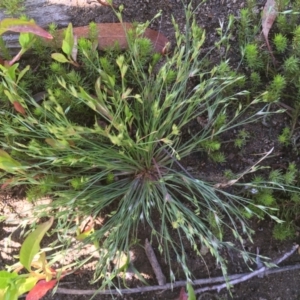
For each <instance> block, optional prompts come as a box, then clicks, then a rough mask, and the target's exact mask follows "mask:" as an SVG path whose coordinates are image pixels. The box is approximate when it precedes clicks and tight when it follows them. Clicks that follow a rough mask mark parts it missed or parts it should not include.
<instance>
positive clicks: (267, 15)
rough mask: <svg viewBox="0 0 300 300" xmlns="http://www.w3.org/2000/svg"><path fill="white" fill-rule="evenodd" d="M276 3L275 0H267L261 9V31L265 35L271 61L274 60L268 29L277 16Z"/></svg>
mask: <svg viewBox="0 0 300 300" xmlns="http://www.w3.org/2000/svg"><path fill="white" fill-rule="evenodd" d="M277 13H278V11H277V4H276V1H275V0H267V2H266V4H265V7H264V10H263V15H262V33H263V35H264V37H265V40H266V44H267V47H268V50H269V51H270V54H271V56H272V58H273V61H275V57H274V56H273V53H272V49H271V46H270V44H269V39H268V36H269V31H270V29H271V28H272V26H273V23H274V21H275V19H276V16H277Z"/></svg>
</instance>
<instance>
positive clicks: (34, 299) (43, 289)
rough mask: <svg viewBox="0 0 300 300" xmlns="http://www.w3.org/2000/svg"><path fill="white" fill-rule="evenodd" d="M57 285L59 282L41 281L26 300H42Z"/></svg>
mask: <svg viewBox="0 0 300 300" xmlns="http://www.w3.org/2000/svg"><path fill="white" fill-rule="evenodd" d="M56 283H57V280H50V281H48V282H47V281H45V280H40V281H39V282H38V283H37V284H36V286H35V287H34V288H33V289H32V290H31V291H30V292H29V293H28V294H27V296H26V300H40V299H41V298H42V297H43V296H45V295H46V293H47V292H48V291H49V290H51V289H53V288H54V287H55V285H56Z"/></svg>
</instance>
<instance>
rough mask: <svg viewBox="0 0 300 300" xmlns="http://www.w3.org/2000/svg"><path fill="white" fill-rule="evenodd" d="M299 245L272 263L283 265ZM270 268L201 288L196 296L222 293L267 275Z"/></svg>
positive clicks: (196, 291)
mask: <svg viewBox="0 0 300 300" xmlns="http://www.w3.org/2000/svg"><path fill="white" fill-rule="evenodd" d="M298 247H299V245H294V246H293V248H292V249H291V250H290V251H289V252H286V253H285V254H284V255H282V256H281V257H280V258H278V259H276V260H274V261H273V262H272V263H273V264H275V265H277V264H279V263H281V262H282V261H284V260H285V259H287V258H288V257H289V256H291V255H292V254H293V253H294V252H295V251H296V250H297V249H298ZM268 269H269V268H268V267H266V266H263V267H261V268H259V269H257V270H255V271H253V272H251V273H248V274H246V275H243V276H240V277H239V278H236V279H233V280H229V281H227V282H225V283H223V284H219V285H213V286H207V287H204V288H200V289H197V290H195V293H196V294H199V293H202V292H206V291H212V290H217V291H218V292H220V290H221V289H224V288H226V287H228V286H230V285H235V284H237V283H241V282H243V281H246V280H249V279H251V278H252V277H254V276H257V275H259V274H262V273H265V272H266V271H267V270H268Z"/></svg>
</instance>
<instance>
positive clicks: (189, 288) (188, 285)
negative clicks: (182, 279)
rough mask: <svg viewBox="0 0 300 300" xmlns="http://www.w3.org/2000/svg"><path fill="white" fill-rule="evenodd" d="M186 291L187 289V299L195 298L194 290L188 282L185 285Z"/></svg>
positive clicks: (194, 299) (193, 299) (192, 299)
mask: <svg viewBox="0 0 300 300" xmlns="http://www.w3.org/2000/svg"><path fill="white" fill-rule="evenodd" d="M186 288H187V291H188V296H189V297H188V300H196V295H195V291H194V289H193V287H192V285H191V284H190V283H188V284H187V285H186Z"/></svg>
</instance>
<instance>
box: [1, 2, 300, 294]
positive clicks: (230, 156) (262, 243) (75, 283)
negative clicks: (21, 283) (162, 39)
mask: <svg viewBox="0 0 300 300" xmlns="http://www.w3.org/2000/svg"><path fill="white" fill-rule="evenodd" d="M62 2H63V1H61V3H62ZM73 2H74V1H73ZM196 2H197V1H194V3H196ZM264 2H265V1H260V0H259V1H257V11H258V13H259V12H260V11H261V9H262V7H263V5H264ZM114 3H115V4H116V5H119V4H123V5H124V11H123V18H124V21H126V22H134V21H138V22H144V21H147V20H151V19H152V18H153V17H154V16H155V15H156V14H157V12H158V11H159V10H161V11H162V16H161V17H160V18H158V19H156V20H154V22H153V23H152V24H151V27H152V28H153V29H155V30H159V31H161V32H162V33H163V34H165V35H166V36H167V37H168V38H169V39H170V41H173V40H174V30H173V27H172V23H171V17H172V16H173V17H174V18H175V20H176V22H177V23H178V24H179V25H180V28H181V29H182V30H184V24H185V17H184V11H183V4H182V3H181V1H180V0H151V1H150V0H126V1H124V0H115V1H114ZM244 5H245V1H244V0H208V1H207V2H206V3H203V4H202V5H201V6H199V7H198V8H197V9H196V11H195V14H196V19H197V22H198V24H199V25H200V26H202V27H203V28H204V29H206V32H207V34H206V35H207V46H212V45H213V44H214V41H215V40H216V39H217V35H216V30H215V29H216V28H217V27H219V22H222V21H225V20H226V18H227V17H228V15H229V14H234V15H235V16H236V17H238V15H239V10H240V9H241V8H243V7H244ZM194 7H196V5H194ZM64 9H67V10H69V11H68V12H69V13H70V12H71V15H72V23H73V25H74V26H82V25H87V24H88V23H89V22H91V21H95V22H98V23H100V22H104V23H106V22H116V21H117V19H116V17H115V15H114V13H113V12H112V10H111V8H110V7H107V6H102V5H100V4H99V3H98V2H97V1H94V2H92V1H86V3H84V5H81V6H68V7H65V8H64ZM237 47H238V45H237ZM237 50H238V49H234V48H233V50H232V51H233V52H232V53H234V52H235V51H237ZM214 55H215V57H213V59H218V55H221V54H220V53H219V54H218V53H217V52H215V53H214ZM232 60H233V61H234V60H235V57H232ZM288 118H289V117H288V116H286V115H281V116H280V117H278V116H276V118H275V117H274V118H273V119H271V120H269V123H270V124H271V127H265V126H264V125H262V124H261V122H257V123H255V124H251V125H249V126H247V128H246V129H247V130H248V131H249V132H250V133H251V138H250V140H249V141H248V143H247V145H246V147H244V149H243V151H237V149H236V148H234V147H233V144H232V143H227V144H226V146H225V153H226V158H227V162H226V163H225V164H211V163H210V162H209V161H207V159H206V158H205V157H203V156H202V155H201V154H200V153H199V154H194V155H192V156H191V157H189V158H188V159H187V160H185V161H184V162H183V163H184V165H185V167H186V168H188V169H189V170H190V171H192V172H193V173H194V174H197V175H198V176H199V177H200V178H204V179H206V180H209V181H216V182H218V181H219V179H220V177H221V176H222V175H221V174H222V173H223V171H224V170H225V169H232V170H233V171H234V172H241V171H243V170H245V168H247V167H249V166H251V164H252V163H253V162H254V161H255V160H256V156H255V154H257V153H263V152H265V151H268V150H270V148H272V147H275V149H274V156H273V158H272V159H270V160H268V161H267V162H266V163H267V164H272V165H285V166H286V165H287V162H288V161H295V162H296V164H297V166H298V167H299V166H300V160H299V157H297V156H295V154H294V153H293V152H292V149H283V148H282V147H281V146H280V145H279V144H278V143H277V141H276V139H277V136H278V134H279V133H280V132H281V130H282V128H284V127H285V126H286V124H287V123H288ZM191 126H193V124H191ZM235 136H236V132H235V131H232V132H230V133H229V134H228V136H227V137H226V138H227V139H228V140H231V139H233V138H234V137H235ZM30 212H31V204H29V203H28V202H27V201H26V199H22V198H20V197H19V195H18V191H13V192H11V193H10V194H9V195H6V194H5V195H4V194H3V195H1V196H0V215H6V216H9V221H10V222H6V223H1V230H0V249H1V252H0V269H2V268H3V267H4V266H5V264H11V263H12V261H13V255H16V254H17V253H18V251H19V247H20V244H21V242H22V240H23V239H22V238H20V234H21V231H22V230H21V229H17V230H16V228H17V226H18V225H20V222H22V220H24V218H26V217H28V216H29V215H30ZM273 225H274V223H273V221H271V220H265V221H260V222H258V221H257V220H252V221H251V226H252V228H253V230H254V231H255V235H254V237H253V238H254V242H253V243H251V242H250V241H248V240H245V244H244V246H245V247H247V250H248V251H251V252H253V253H255V252H256V248H257V247H258V248H259V249H260V253H261V254H262V255H265V256H268V257H270V258H277V257H278V256H280V255H282V253H284V252H285V251H287V250H288V249H290V248H291V246H292V244H293V243H294V242H296V243H297V242H299V241H298V240H299V238H298V237H295V239H293V240H290V241H285V242H278V241H276V240H274V238H273V237H272V227H273ZM10 234H12V235H11V239H8V236H9V235H10ZM148 237H149V233H148V232H147V230H146V229H145V230H144V229H143V230H141V232H140V233H139V238H140V240H141V241H144V240H145V239H146V238H148ZM44 243H45V244H47V239H46V240H45V241H44ZM186 248H187V252H188V253H190V256H189V257H188V261H189V263H190V264H191V266H192V269H193V272H194V276H195V278H208V277H215V276H220V275H221V270H220V269H219V268H218V266H217V265H216V263H215V260H214V259H213V258H212V257H211V256H210V255H209V254H207V255H205V261H204V260H201V259H200V258H199V257H197V256H195V255H194V254H193V252H192V249H190V245H189V244H188V243H186ZM189 250H190V251H189ZM86 251H87V252H88V251H89V250H88V249H86ZM154 251H155V252H156V255H157V257H158V259H159V263H160V265H161V267H162V271H163V273H164V274H165V275H166V276H167V274H169V267H168V266H167V265H166V264H165V263H164V261H163V259H162V258H161V257H160V256H159V252H158V249H156V248H155V245H154ZM133 252H134V257H135V260H134V266H135V268H136V269H138V270H139V272H140V273H142V274H143V276H144V277H145V278H146V280H147V281H148V282H149V284H150V285H157V282H156V278H155V275H154V272H153V270H152V268H151V265H150V263H149V262H148V260H147V259H145V253H144V250H143V248H142V247H136V248H135V249H133ZM71 255H72V254H71ZM224 255H225V256H226V257H227V258H228V273H229V274H237V273H243V272H247V271H248V267H247V266H246V265H245V264H244V263H242V260H241V258H240V257H238V256H237V255H236V254H235V253H224ZM297 262H300V256H299V255H298V254H294V255H293V256H292V257H291V258H289V259H288V260H287V261H285V262H284V264H294V263H297ZM252 267H253V268H254V269H255V268H256V266H252ZM172 268H173V270H177V269H178V278H177V280H180V279H181V280H183V279H184V277H183V275H182V274H181V272H180V270H179V266H178V268H177V266H176V262H175V259H174V266H172ZM92 269H93V266H92V265H89V266H86V267H85V268H83V270H82V271H81V272H80V273H76V274H73V275H70V276H68V277H66V278H65V279H63V280H62V282H61V285H60V286H61V287H65V288H69V289H76V290H81V289H83V290H85V289H97V285H91V284H90V280H91V279H92ZM167 281H169V279H168V278H167ZM299 281H300V271H299V270H297V271H289V272H285V273H279V274H275V275H269V276H267V277H264V278H254V279H251V280H250V281H247V282H244V283H241V284H238V285H236V286H234V288H233V289H232V290H231V295H230V293H229V292H228V291H226V290H222V291H221V292H220V293H216V292H211V293H206V294H203V295H200V296H199V298H198V299H224V300H225V299H237V300H238V299H240V300H242V299H245V300H246V299H247V300H252V299H253V300H274V299H275V300H286V299H290V300H296V299H300V288H299ZM127 285H128V286H129V287H132V288H133V287H138V286H141V285H142V284H141V282H140V281H139V280H137V279H135V278H134V277H133V278H132V279H130V280H128V281H127ZM178 295H179V289H175V290H173V291H170V290H165V291H162V292H149V293H143V294H142V293H139V294H131V295H126V296H123V297H121V296H120V297H115V298H117V299H127V300H134V299H144V300H154V299H174V300H175V299H177V298H178ZM43 299H44V300H50V299H52V300H53V299H55V300H62V299H64V300H71V299H72V300H79V299H80V300H85V299H90V296H84V295H81V294H79V295H68V294H66V295H64V294H55V295H52V294H51V293H50V292H49V293H48V294H47V295H46V296H45V297H44V298H43ZM94 299H113V297H112V296H102V295H101V296H100V295H98V296H95V297H94Z"/></svg>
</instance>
